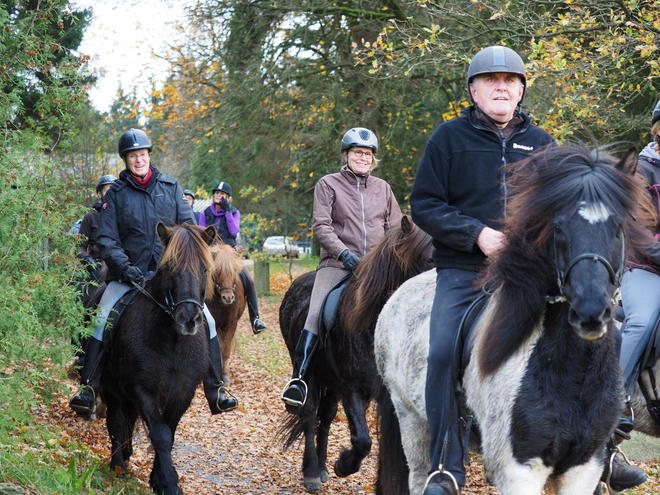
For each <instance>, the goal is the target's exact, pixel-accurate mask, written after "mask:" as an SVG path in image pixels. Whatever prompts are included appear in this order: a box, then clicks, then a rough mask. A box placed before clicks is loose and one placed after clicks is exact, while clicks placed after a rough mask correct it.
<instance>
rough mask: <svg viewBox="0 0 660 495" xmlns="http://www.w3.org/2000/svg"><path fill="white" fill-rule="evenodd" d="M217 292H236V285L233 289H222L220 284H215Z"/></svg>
mask: <svg viewBox="0 0 660 495" xmlns="http://www.w3.org/2000/svg"><path fill="white" fill-rule="evenodd" d="M215 290H217V291H218V292H222V291H223V290H230V291H232V292H236V284H234V286H233V287H221V286H220V285H219V284H215Z"/></svg>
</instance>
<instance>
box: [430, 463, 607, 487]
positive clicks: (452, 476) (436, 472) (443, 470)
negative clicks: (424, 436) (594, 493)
mask: <svg viewBox="0 0 660 495" xmlns="http://www.w3.org/2000/svg"><path fill="white" fill-rule="evenodd" d="M436 474H446V475H447V476H449V479H451V481H452V483H453V484H454V488H456V493H461V488H460V487H459V486H458V482H457V481H456V478H455V477H454V475H453V474H451V473H450V472H449V471H445V469H444V468H443V467H442V466H440V468H439V469H437V470H435V471H433V472H432V473H431V474H429V475H428V477H427V478H426V483H424V488H423V489H422V493H424V490H426V488H427V487H428V486H429V483H430V482H431V479H432V478H433V477H434V476H435V475H436ZM608 479H609V478H608ZM608 486H609V485H608Z"/></svg>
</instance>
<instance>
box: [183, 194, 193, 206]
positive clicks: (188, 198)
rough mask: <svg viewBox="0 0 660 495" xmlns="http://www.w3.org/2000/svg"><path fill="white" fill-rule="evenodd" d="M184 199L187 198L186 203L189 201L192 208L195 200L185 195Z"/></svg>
mask: <svg viewBox="0 0 660 495" xmlns="http://www.w3.org/2000/svg"><path fill="white" fill-rule="evenodd" d="M183 197H184V198H186V201H188V204H189V205H190V206H192V205H193V203H194V202H195V199H194V198H193V197H192V196H191V195H190V194H184V195H183Z"/></svg>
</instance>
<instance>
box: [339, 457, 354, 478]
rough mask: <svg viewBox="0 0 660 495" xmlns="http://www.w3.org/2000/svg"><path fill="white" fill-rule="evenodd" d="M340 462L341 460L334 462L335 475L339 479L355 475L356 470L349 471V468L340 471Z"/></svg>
mask: <svg viewBox="0 0 660 495" xmlns="http://www.w3.org/2000/svg"><path fill="white" fill-rule="evenodd" d="M340 461H341V459H339V460H337V461H335V474H336V475H337V476H338V477H339V478H346V477H347V476H350V475H351V474H354V473H357V470H356V469H350V468H349V469H347V470H344V469H342V468H341V463H340ZM358 469H359V468H358Z"/></svg>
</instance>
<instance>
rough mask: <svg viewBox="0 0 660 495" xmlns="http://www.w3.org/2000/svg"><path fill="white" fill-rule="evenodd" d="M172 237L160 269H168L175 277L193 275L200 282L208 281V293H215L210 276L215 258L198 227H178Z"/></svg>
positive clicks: (162, 257) (174, 229) (165, 250)
mask: <svg viewBox="0 0 660 495" xmlns="http://www.w3.org/2000/svg"><path fill="white" fill-rule="evenodd" d="M170 232H171V236H170V239H169V242H168V244H167V246H166V247H165V249H164V251H163V254H162V256H161V259H160V261H159V262H158V269H159V270H162V269H167V270H169V271H170V273H171V274H173V276H176V274H178V273H192V274H193V276H195V277H196V278H197V279H199V280H203V281H206V293H207V294H208V293H209V292H212V291H213V283H212V279H211V276H210V273H211V269H212V267H213V258H212V256H211V250H210V248H209V246H208V245H207V244H206V242H204V239H202V236H201V233H200V230H199V227H197V226H196V225H177V226H175V227H173V228H172V229H171V231H170Z"/></svg>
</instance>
